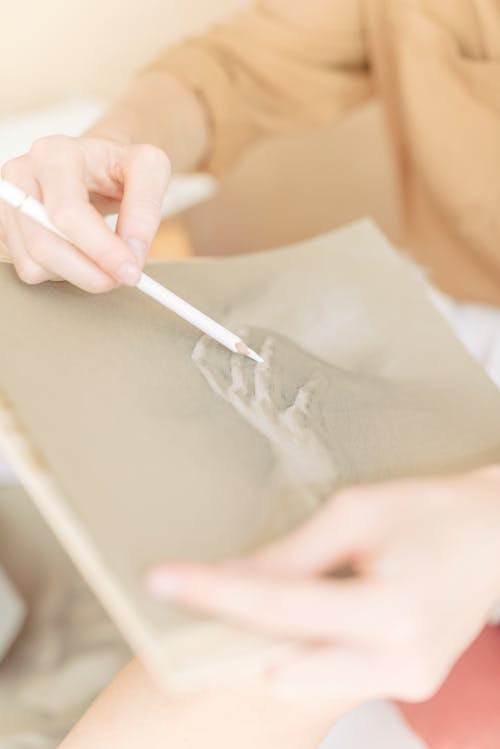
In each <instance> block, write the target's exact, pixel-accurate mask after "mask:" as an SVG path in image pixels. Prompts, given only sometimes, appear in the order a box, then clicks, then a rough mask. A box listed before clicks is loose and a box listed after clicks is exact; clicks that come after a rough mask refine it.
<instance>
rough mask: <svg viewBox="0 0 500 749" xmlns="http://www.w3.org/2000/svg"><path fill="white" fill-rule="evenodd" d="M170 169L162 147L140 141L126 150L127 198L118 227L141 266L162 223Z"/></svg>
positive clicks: (125, 180) (125, 195) (124, 200)
mask: <svg viewBox="0 0 500 749" xmlns="http://www.w3.org/2000/svg"><path fill="white" fill-rule="evenodd" d="M170 171H171V170H170V162H169V160H168V157H167V155H166V154H165V152H164V151H162V150H161V149H160V148H156V147H155V146H150V145H139V146H130V147H128V148H126V149H125V150H124V159H123V180H124V184H123V199H122V202H121V206H120V213H119V217H118V224H117V228H116V230H117V233H118V234H119V235H120V237H121V238H122V239H124V240H125V241H126V242H127V244H128V246H129V247H130V249H131V250H132V252H133V253H134V255H135V256H136V258H137V261H138V263H139V265H140V266H141V267H142V266H143V265H144V263H145V261H146V257H147V254H148V252H149V250H150V248H151V244H152V242H153V239H154V237H155V234H156V232H157V231H158V227H159V225H160V221H161V208H162V203H163V198H164V195H165V191H166V189H167V185H168V181H169V179H170Z"/></svg>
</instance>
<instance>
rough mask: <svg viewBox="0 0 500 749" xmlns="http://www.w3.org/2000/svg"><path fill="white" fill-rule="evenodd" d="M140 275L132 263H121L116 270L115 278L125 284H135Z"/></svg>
mask: <svg viewBox="0 0 500 749" xmlns="http://www.w3.org/2000/svg"><path fill="white" fill-rule="evenodd" d="M140 277H141V271H140V270H139V268H138V267H137V265H133V264H132V263H123V265H120V267H119V268H118V270H117V271H116V278H117V279H118V280H119V281H120V282H121V283H124V284H126V285H127V286H135V284H136V283H137V282H138V281H139V279H140Z"/></svg>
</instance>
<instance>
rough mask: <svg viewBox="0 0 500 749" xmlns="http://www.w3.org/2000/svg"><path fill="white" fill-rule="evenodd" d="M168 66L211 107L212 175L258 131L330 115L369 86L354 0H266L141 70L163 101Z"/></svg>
mask: <svg viewBox="0 0 500 749" xmlns="http://www.w3.org/2000/svg"><path fill="white" fill-rule="evenodd" d="M165 73H167V74H170V75H171V74H174V75H175V76H176V77H177V78H178V79H179V80H181V82H183V83H184V84H185V85H187V86H188V87H189V88H190V89H191V90H193V91H195V92H196V93H197V95H198V96H199V97H200V98H201V100H202V101H203V102H204V104H205V106H206V111H207V114H208V117H209V120H210V124H211V128H212V133H211V135H212V138H211V148H210V153H209V155H208V158H207V161H206V163H205V164H204V167H205V168H206V169H207V170H208V171H211V172H213V173H221V172H223V171H224V170H225V169H226V168H227V167H228V166H229V165H230V164H231V163H232V162H233V161H234V160H235V159H236V158H237V157H238V156H239V155H240V154H241V153H242V151H243V150H244V149H245V147H247V146H248V145H249V144H250V143H252V142H253V141H255V140H257V139H258V138H260V137H263V136H271V135H284V134H289V133H293V132H300V131H305V130H308V129H312V128H314V127H319V126H324V125H327V124H330V123H333V122H335V121H336V120H337V119H338V118H339V117H340V116H341V115H342V114H343V113H345V112H346V111H348V110H349V109H350V108H351V107H354V106H355V105H357V104H359V103H360V102H362V101H363V100H364V99H366V98H368V97H369V96H370V94H371V92H372V81H371V76H370V70H369V64H368V56H367V51H366V45H365V41H364V35H363V27H362V16H361V11H360V9H359V5H358V2H357V0H333V1H332V0H309V2H307V3H304V2H299V1H298V0H260V2H256V3H254V5H253V6H252V7H251V8H250V9H249V10H245V11H243V12H240V13H238V14H236V15H234V16H233V17H231V18H229V19H228V20H227V21H226V22H224V23H221V24H219V25H216V26H214V27H213V28H211V29H209V30H208V31H207V32H206V33H204V34H201V35H199V36H194V37H192V38H188V39H187V40H185V41H184V42H182V43H180V44H178V45H177V46H174V47H170V48H168V49H167V50H166V51H165V52H164V53H163V54H162V55H160V57H158V58H157V59H156V60H154V61H153V62H152V63H151V64H150V65H148V66H147V67H146V68H145V69H144V70H142V71H141V73H140V76H146V77H147V76H148V75H149V76H152V77H153V78H154V80H155V81H156V87H157V89H156V90H157V93H158V102H159V105H160V106H161V105H162V104H161V91H159V90H158V88H161V76H162V74H163V75H164V74H165ZM150 80H152V78H150ZM139 88H140V87H139Z"/></svg>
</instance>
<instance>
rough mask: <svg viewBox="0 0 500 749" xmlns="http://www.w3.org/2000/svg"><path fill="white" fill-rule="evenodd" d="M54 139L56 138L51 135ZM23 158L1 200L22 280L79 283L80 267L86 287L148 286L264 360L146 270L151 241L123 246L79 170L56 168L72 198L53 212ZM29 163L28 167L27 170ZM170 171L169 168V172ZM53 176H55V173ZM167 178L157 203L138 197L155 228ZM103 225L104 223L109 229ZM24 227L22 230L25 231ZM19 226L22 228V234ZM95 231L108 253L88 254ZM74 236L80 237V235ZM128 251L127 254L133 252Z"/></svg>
mask: <svg viewBox="0 0 500 749" xmlns="http://www.w3.org/2000/svg"><path fill="white" fill-rule="evenodd" d="M48 140H49V141H50V140H51V139H48ZM55 141H56V142H57V143H61V139H59V138H56V139H55ZM66 141H70V142H71V141H72V139H64V138H63V139H62V144H64V145H67V143H66ZM46 147H47V146H46V143H44V145H43V148H44V149H45V148H46ZM140 149H142V150H141V153H142V158H145V152H144V149H146V153H147V155H148V158H150V159H153V158H154V157H158V153H162V152H159V151H158V149H156V148H154V147H149V146H141V147H140ZM63 152H64V149H63ZM157 152H158V153H157ZM68 153H69V152H68ZM165 158H166V157H165ZM23 159H25V157H23V158H21V159H16V160H15V161H13V162H10V163H9V164H8V165H7V167H4V169H3V170H2V174H3V175H7V174H10V173H12V174H14V173H16V174H17V175H18V179H17V182H16V183H14V182H11V181H8V180H7V179H1V180H0V201H1V202H2V203H3V204H4V205H5V206H7V209H5V208H4V209H3V210H4V212H5V213H6V218H4V222H5V223H6V224H7V225H9V220H10V222H11V237H10V240H11V241H12V242H13V259H14V264H15V265H16V269H17V271H18V273H19V275H20V277H21V278H22V280H24V281H26V282H27V283H40V282H42V281H45V280H51V279H52V280H53V279H56V278H66V279H67V280H69V281H71V282H73V283H75V280H74V274H75V273H76V272H78V273H79V274H80V283H76V285H78V286H80V288H82V289H84V290H86V291H94V292H96V291H109V290H110V289H112V288H114V287H115V286H116V285H117V282H118V283H123V284H125V285H131V286H136V288H137V289H139V291H142V292H143V293H145V294H147V295H148V296H150V297H152V298H153V299H155V300H156V301H158V302H159V303H160V304H162V305H163V306H164V307H166V308H168V309H169V310H171V311H173V312H175V314H177V315H179V316H180V317H181V318H183V319H184V320H186V321H187V322H189V323H190V324H191V325H194V326H195V327H196V328H198V329H199V330H201V331H203V332H204V333H205V334H207V335H209V336H211V337H212V338H213V339H214V340H216V341H218V342H219V343H221V344H222V345H223V346H225V347H226V348H228V349H229V350H230V351H233V352H235V353H239V354H242V355H244V356H247V357H248V358H250V359H253V360H254V361H256V362H259V363H262V358H261V357H260V356H259V355H258V354H257V353H256V352H255V351H252V349H250V348H249V347H248V345H247V344H246V343H245V342H244V341H243V340H242V339H241V338H240V337H239V336H237V335H236V334H234V333H232V332H231V331H230V330H228V329H227V328H225V327H224V326H222V325H221V324H220V323H218V322H216V321H215V320H213V319H212V318H210V317H209V316H208V315H206V314H204V313H203V312H202V311H201V310H198V309H196V308H195V307H193V306H192V305H191V304H189V302H187V301H186V300H184V299H182V298H180V297H179V296H177V295H176V294H174V293H173V292H172V291H170V290H169V289H166V288H165V287H164V286H161V284H159V283H157V282H156V281H155V280H154V279H152V278H150V277H149V276H147V275H146V274H144V273H142V272H141V269H140V267H139V265H138V264H137V262H136V260H137V255H138V254H139V253H138V251H139V249H141V254H140V256H139V262H140V264H141V265H142V264H143V263H144V261H145V258H146V255H147V249H148V245H147V244H146V242H145V241H144V240H139V239H138V238H137V237H134V238H132V239H131V238H129V239H128V240H127V243H128V246H129V248H128V249H125V248H124V247H123V246H122V245H124V244H125V243H124V242H123V241H122V239H121V238H120V236H119V235H117V234H115V233H114V232H113V231H111V229H109V228H108V227H107V226H106V224H105V223H104V221H103V219H102V216H101V215H100V214H99V213H98V211H97V210H96V208H95V207H93V206H92V205H91V204H90V202H89V197H90V196H89V194H88V195H87V196H86V199H85V198H84V195H85V191H84V189H83V187H82V184H81V182H80V184H78V181H77V180H76V181H75V175H74V174H73V175H72V177H70V178H69V179H66V180H65V178H64V170H63V168H62V167H63V165H62V163H59V170H60V171H59V172H57V170H56V174H57V173H58V174H59V178H60V180H61V185H60V186H59V189H61V190H62V189H66V190H67V191H68V193H69V196H70V197H69V198H68V196H66V197H65V198H64V199H63V198H62V197H60V203H59V206H58V208H57V210H56V209H54V210H53V212H52V214H50V213H49V212H48V211H47V209H46V207H45V206H44V205H43V204H42V203H41V202H40V200H38V199H37V198H36V197H35V194H40V192H41V190H40V187H39V186H38V187H37V186H36V185H35V184H34V183H33V182H31V189H32V192H31V193H30V192H25V191H24V189H23V188H22V186H21V183H24V184H27V183H28V181H29V180H28V179H27V170H26V161H25V160H23ZM160 162H162V163H163V166H166V165H168V160H167V161H166V162H163V159H162V158H160ZM23 165H24V167H25V171H24V174H23ZM80 166H81V164H80ZM168 171H169V170H168V169H167V170H166V173H165V175H164V176H165V177H166V174H167V173H168ZM51 179H52V180H54V176H53V175H52V177H51ZM153 182H154V180H153ZM166 182H167V180H166V179H165V180H164V181H163V182H162V184H163V185H164V186H163V190H162V192H161V193H159V192H158V193H157V194H156V198H157V200H156V202H155V201H154V199H151V198H147V197H145V195H146V196H147V193H144V194H142V193H141V195H139V194H137V195H136V196H135V200H136V202H137V203H139V205H148V206H149V210H150V214H149V219H150V227H149V228H150V229H151V228H152V227H154V230H155V231H156V229H157V228H158V224H159V221H160V218H161V203H162V198H163V194H164V192H165V189H166ZM53 185H54V186H55V182H53ZM157 186H158V185H157ZM149 187H151V185H149ZM78 188H79V189H78ZM129 192H130V190H128V191H127V188H126V187H125V186H124V187H123V189H122V191H121V193H119V192H118V189H117V192H116V193H115V198H116V200H119V195H120V194H121V196H122V202H121V207H120V218H119V221H118V225H120V219H121V218H122V215H123V214H122V210H123V204H124V203H125V207H126V204H127V201H129V200H130V195H129V194H128V193H129ZM71 196H73V198H71ZM78 196H79V199H78ZM141 201H142V202H141ZM151 207H152V208H153V212H151ZM11 213H13V216H12V215H10V214H11ZM52 215H54V218H55V222H57V223H55V222H54V221H53V220H52V218H51V216H52ZM12 220H14V222H15V223H14V227H13V226H12ZM79 221H81V222H83V224H85V222H87V224H88V225H80V224H79V223H78V222H79ZM24 222H27V226H26V227H25V226H24ZM100 224H102V225H103V226H104V229H103V226H101V225H100ZM122 225H123V220H122ZM65 226H67V227H69V231H68V230H66V229H64V227H65ZM144 226H145V224H143V227H142V228H143V230H144ZM21 228H22V230H23V231H22V232H21V231H20V230H21ZM16 229H17V230H18V231H17V233H16ZM92 232H95V237H96V238H97V239H99V240H101V241H102V242H103V243H105V246H106V247H108V248H109V249H107V250H106V251H104V252H103V250H102V249H99V251H95V250H94V251H92V252H90V255H86V253H85V252H84V251H82V250H81V249H80V248H81V247H88V246H89V245H88V244H87V242H89V241H90V239H91V238H92ZM143 235H144V231H143ZM74 237H79V238H80V239H78V238H77V239H74ZM22 238H25V239H26V242H27V246H26V247H23V246H22V243H21V241H20V240H21V239H22ZM16 239H17V243H16ZM79 242H82V244H79ZM28 247H29V248H30V251H31V256H30V255H29V254H28ZM131 250H135V255H136V257H135V258H133V257H132V258H131V257H130V254H131ZM124 253H127V254H128V255H129V257H127V254H124ZM92 261H93V262H92ZM96 263H99V264H100V268H99V267H97V265H96ZM112 268H113V273H114V278H115V279H116V280H113V278H112V276H111V275H109V274H110V273H111V269H112ZM84 273H86V274H87V280H86V283H85V284H82V283H81V277H82V276H83V275H84ZM90 274H94V277H95V278H96V279H97V274H100V275H101V276H102V279H100V285H99V286H98V287H96V286H95V285H94V286H91V287H90V288H89V281H88V279H89V278H90Z"/></svg>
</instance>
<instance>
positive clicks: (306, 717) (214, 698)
mask: <svg viewBox="0 0 500 749" xmlns="http://www.w3.org/2000/svg"><path fill="white" fill-rule="evenodd" d="M346 709H347V708H346V706H342V707H339V706H335V704H334V703H332V702H331V701H330V700H318V699H315V700H309V701H299V702H294V703H292V704H291V703H290V702H288V701H286V700H280V699H278V698H276V697H272V696H270V695H268V694H266V691H265V687H264V684H263V682H262V681H261V680H260V679H259V678H254V679H249V680H248V681H246V682H244V683H242V684H240V685H236V686H234V685H233V686H232V687H231V688H229V687H228V688H219V689H213V690H207V691H205V692H204V693H203V694H200V695H197V696H194V697H183V698H167V697H165V696H164V695H163V694H162V693H161V692H160V691H159V690H158V689H157V687H156V686H155V685H154V684H153V682H152V681H151V680H150V678H149V676H148V675H147V673H146V672H145V671H144V669H143V668H142V666H141V665H140V663H139V662H138V661H133V662H132V663H131V664H130V665H129V666H128V667H127V668H126V669H125V670H124V671H123V672H122V673H121V674H120V675H119V677H118V678H117V679H116V680H115V682H114V683H113V684H112V685H111V686H110V687H109V689H108V690H107V691H106V692H104V693H103V695H102V696H101V697H100V698H99V699H98V700H97V702H96V703H95V704H94V705H93V707H92V708H91V709H90V710H89V712H88V713H87V714H86V715H85V716H84V718H83V719H82V720H81V721H80V723H79V724H78V725H77V726H76V727H75V729H74V730H73V731H72V732H71V733H70V735H69V736H68V737H67V738H66V739H65V740H64V741H63V743H62V745H61V746H60V749H109V747H114V746H119V747H120V749H159V747H161V748H162V749H188V748H190V747H200V746H203V747H206V749H212V747H213V749H234V747H236V746H237V747H238V748H239V749H255V747H259V749H276V747H285V746H286V747H287V749H315V748H316V747H317V746H318V745H319V743H320V742H321V740H322V739H323V737H324V736H325V734H326V732H327V731H328V728H329V727H330V725H331V724H332V723H333V722H334V720H335V718H336V717H339V716H340V714H341V713H343V712H345V711H346Z"/></svg>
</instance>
